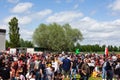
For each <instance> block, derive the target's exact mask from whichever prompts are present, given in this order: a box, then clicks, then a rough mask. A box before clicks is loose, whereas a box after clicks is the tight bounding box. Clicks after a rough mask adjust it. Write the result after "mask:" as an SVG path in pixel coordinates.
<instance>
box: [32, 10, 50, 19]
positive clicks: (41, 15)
mask: <svg viewBox="0 0 120 80" xmlns="http://www.w3.org/2000/svg"><path fill="white" fill-rule="evenodd" d="M51 13H52V10H50V9H45V10H42V11H39V12H36V13H35V14H33V16H36V17H38V18H39V17H40V18H43V17H46V16H47V15H49V14H51Z"/></svg>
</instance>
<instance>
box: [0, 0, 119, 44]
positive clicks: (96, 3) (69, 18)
mask: <svg viewBox="0 0 120 80" xmlns="http://www.w3.org/2000/svg"><path fill="white" fill-rule="evenodd" d="M13 17H17V19H18V20H19V27H20V34H21V38H23V39H25V40H32V34H33V32H34V30H35V29H36V28H37V27H38V26H39V25H40V24H41V23H45V24H50V23H53V22H56V23H58V24H61V25H62V24H65V23H69V24H70V25H71V26H72V28H77V29H79V30H80V31H81V32H82V34H83V37H84V40H83V41H82V42H80V43H81V44H83V45H84V44H100V45H103V44H105V45H117V46H119V45H120V35H119V34H120V0H0V28H2V29H6V31H7V33H6V39H9V37H8V32H9V25H8V22H9V21H10V19H11V18H13Z"/></svg>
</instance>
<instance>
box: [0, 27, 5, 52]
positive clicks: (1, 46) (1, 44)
mask: <svg viewBox="0 0 120 80" xmlns="http://www.w3.org/2000/svg"><path fill="white" fill-rule="evenodd" d="M5 37H6V30H5V29H0V51H2V50H5V40H6V39H5Z"/></svg>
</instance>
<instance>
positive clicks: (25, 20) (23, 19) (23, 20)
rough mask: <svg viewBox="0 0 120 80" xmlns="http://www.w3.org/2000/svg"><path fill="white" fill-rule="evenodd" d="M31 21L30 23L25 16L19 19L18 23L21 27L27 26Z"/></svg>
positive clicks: (29, 19)
mask: <svg viewBox="0 0 120 80" xmlns="http://www.w3.org/2000/svg"><path fill="white" fill-rule="evenodd" d="M31 21H32V19H31V18H30V17H27V16H24V17H21V18H19V23H20V24H22V25H25V24H29V23H30V22H31Z"/></svg>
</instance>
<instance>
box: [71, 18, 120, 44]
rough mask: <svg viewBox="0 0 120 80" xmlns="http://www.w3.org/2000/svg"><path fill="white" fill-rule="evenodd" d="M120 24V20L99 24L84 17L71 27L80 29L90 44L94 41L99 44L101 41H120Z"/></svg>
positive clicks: (74, 22)
mask: <svg viewBox="0 0 120 80" xmlns="http://www.w3.org/2000/svg"><path fill="white" fill-rule="evenodd" d="M119 22H120V19H118V20H114V21H109V22H99V21H96V20H95V19H92V18H90V17H84V18H82V19H80V20H78V21H73V22H72V23H71V25H72V26H73V27H75V28H77V29H80V30H81V32H82V33H83V36H84V38H85V40H86V39H87V40H88V42H89V40H91V41H92V40H93V42H94V40H96V42H99V41H100V40H103V41H110V40H111V39H113V40H118V39H119V37H120V35H119V34H120V31H119V30H120V27H119V26H120V23H119ZM83 42H84V41H83ZM88 42H87V43H88ZM89 44H90V42H89ZM106 44H107V43H106Z"/></svg>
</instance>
